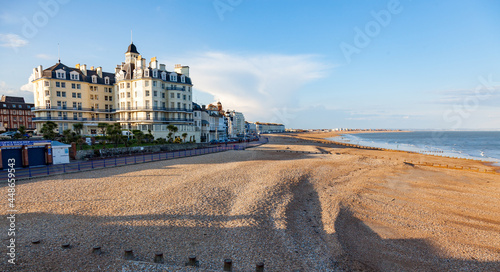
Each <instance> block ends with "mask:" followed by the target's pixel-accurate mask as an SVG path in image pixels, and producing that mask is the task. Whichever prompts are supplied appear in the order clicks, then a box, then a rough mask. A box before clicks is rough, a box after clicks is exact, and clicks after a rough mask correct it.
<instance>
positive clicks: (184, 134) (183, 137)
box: [182, 132, 188, 142]
mask: <svg viewBox="0 0 500 272" xmlns="http://www.w3.org/2000/svg"><path fill="white" fill-rule="evenodd" d="M187 136H188V134H187V133H186V132H184V133H182V139H183V140H184V142H186V137H187Z"/></svg>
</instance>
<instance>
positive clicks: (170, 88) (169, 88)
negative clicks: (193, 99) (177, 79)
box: [166, 86, 186, 91]
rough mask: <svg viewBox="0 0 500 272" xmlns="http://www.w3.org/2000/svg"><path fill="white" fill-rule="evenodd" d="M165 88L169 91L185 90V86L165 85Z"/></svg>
mask: <svg viewBox="0 0 500 272" xmlns="http://www.w3.org/2000/svg"><path fill="white" fill-rule="evenodd" d="M166 89H167V90H170V91H185V90H186V87H171V86H167V88H166Z"/></svg>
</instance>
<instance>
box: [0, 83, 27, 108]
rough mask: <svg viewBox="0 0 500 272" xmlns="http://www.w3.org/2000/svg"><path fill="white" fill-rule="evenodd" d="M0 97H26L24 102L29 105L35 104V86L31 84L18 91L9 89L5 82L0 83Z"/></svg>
mask: <svg viewBox="0 0 500 272" xmlns="http://www.w3.org/2000/svg"><path fill="white" fill-rule="evenodd" d="M0 95H8V96H21V97H24V101H25V102H27V103H33V101H34V96H33V86H32V84H31V83H27V84H25V85H23V86H21V87H20V88H19V89H17V90H16V89H15V88H11V87H9V86H8V85H7V83H6V82H5V81H0Z"/></svg>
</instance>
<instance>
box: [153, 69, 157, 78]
mask: <svg viewBox="0 0 500 272" xmlns="http://www.w3.org/2000/svg"><path fill="white" fill-rule="evenodd" d="M153 77H154V78H157V77H158V71H156V70H153Z"/></svg>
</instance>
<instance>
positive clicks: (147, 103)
mask: <svg viewBox="0 0 500 272" xmlns="http://www.w3.org/2000/svg"><path fill="white" fill-rule="evenodd" d="M146 109H149V100H146Z"/></svg>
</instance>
